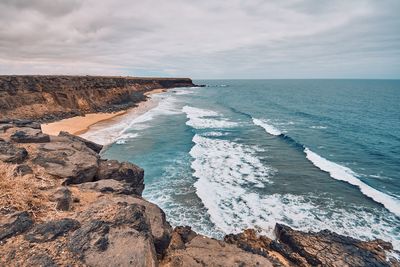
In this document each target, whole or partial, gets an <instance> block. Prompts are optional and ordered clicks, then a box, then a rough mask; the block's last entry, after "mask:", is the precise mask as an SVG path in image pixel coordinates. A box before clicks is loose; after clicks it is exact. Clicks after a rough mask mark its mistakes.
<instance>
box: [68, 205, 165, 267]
mask: <svg viewBox="0 0 400 267" xmlns="http://www.w3.org/2000/svg"><path fill="white" fill-rule="evenodd" d="M79 218H80V219H81V220H82V221H83V223H82V227H81V228H80V229H78V230H77V231H75V232H74V233H73V234H72V235H71V236H70V238H69V241H68V248H69V250H70V251H72V252H73V253H74V254H75V255H76V257H78V258H79V259H80V260H81V261H82V262H83V263H85V264H87V265H89V266H156V265H157V258H156V252H155V249H154V244H153V237H152V235H151V225H150V222H149V220H148V218H147V214H146V212H145V207H144V206H142V205H139V204H135V203H127V202H120V201H113V200H102V201H100V202H96V203H93V205H91V206H90V207H89V208H88V209H86V210H85V211H84V212H83V213H81V215H80V216H79ZM116 255H118V257H116Z"/></svg>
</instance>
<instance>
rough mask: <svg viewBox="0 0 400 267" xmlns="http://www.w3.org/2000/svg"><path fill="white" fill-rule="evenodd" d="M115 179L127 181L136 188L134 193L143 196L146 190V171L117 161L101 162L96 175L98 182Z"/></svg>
mask: <svg viewBox="0 0 400 267" xmlns="http://www.w3.org/2000/svg"><path fill="white" fill-rule="evenodd" d="M104 179H113V180H117V181H125V182H127V183H128V184H130V185H131V187H132V188H134V190H133V191H134V193H135V194H137V195H139V196H141V195H142V192H143V189H144V171H143V169H142V168H140V167H138V166H136V165H135V164H132V163H129V162H118V161H116V160H101V161H100V163H99V168H98V170H97V174H96V180H104Z"/></svg>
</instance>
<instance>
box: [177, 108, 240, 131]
mask: <svg viewBox="0 0 400 267" xmlns="http://www.w3.org/2000/svg"><path fill="white" fill-rule="evenodd" d="M182 111H183V112H184V113H186V117H187V118H188V119H189V120H188V121H187V122H186V125H188V126H190V127H193V128H195V129H207V128H216V129H222V128H232V127H236V126H238V123H237V122H233V121H229V120H227V119H225V118H223V117H222V115H221V114H219V113H217V112H215V111H212V110H207V109H200V108H195V107H190V106H184V107H183V108H182Z"/></svg>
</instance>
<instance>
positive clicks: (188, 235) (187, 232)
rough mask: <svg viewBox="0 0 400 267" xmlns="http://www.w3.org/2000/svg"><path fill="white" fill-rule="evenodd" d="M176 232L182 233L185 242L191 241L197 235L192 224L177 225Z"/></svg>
mask: <svg viewBox="0 0 400 267" xmlns="http://www.w3.org/2000/svg"><path fill="white" fill-rule="evenodd" d="M174 232H175V233H177V234H179V235H180V237H181V238H182V241H183V242H184V243H188V242H190V241H191V240H192V239H193V238H195V237H196V236H197V233H196V232H195V231H193V230H192V228H191V227H190V226H177V227H175V229H174Z"/></svg>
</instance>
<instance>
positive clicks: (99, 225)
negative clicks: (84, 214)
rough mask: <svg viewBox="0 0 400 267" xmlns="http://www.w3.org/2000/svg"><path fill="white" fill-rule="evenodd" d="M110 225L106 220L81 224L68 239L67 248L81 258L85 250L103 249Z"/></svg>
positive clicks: (106, 241) (105, 247)
mask: <svg viewBox="0 0 400 267" xmlns="http://www.w3.org/2000/svg"><path fill="white" fill-rule="evenodd" d="M109 232H110V226H109V224H108V223H107V222H105V221H101V220H92V221H90V222H89V223H86V224H84V225H82V227H81V228H79V229H78V230H76V231H75V232H74V233H73V234H72V235H71V237H70V239H69V241H68V248H69V250H71V251H72V252H74V253H75V254H77V255H78V256H79V257H80V258H81V259H82V258H83V257H84V256H83V255H84V253H85V251H87V250H89V249H93V248H96V250H99V251H104V250H106V249H107V247H108V243H109V241H108V233H109Z"/></svg>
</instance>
